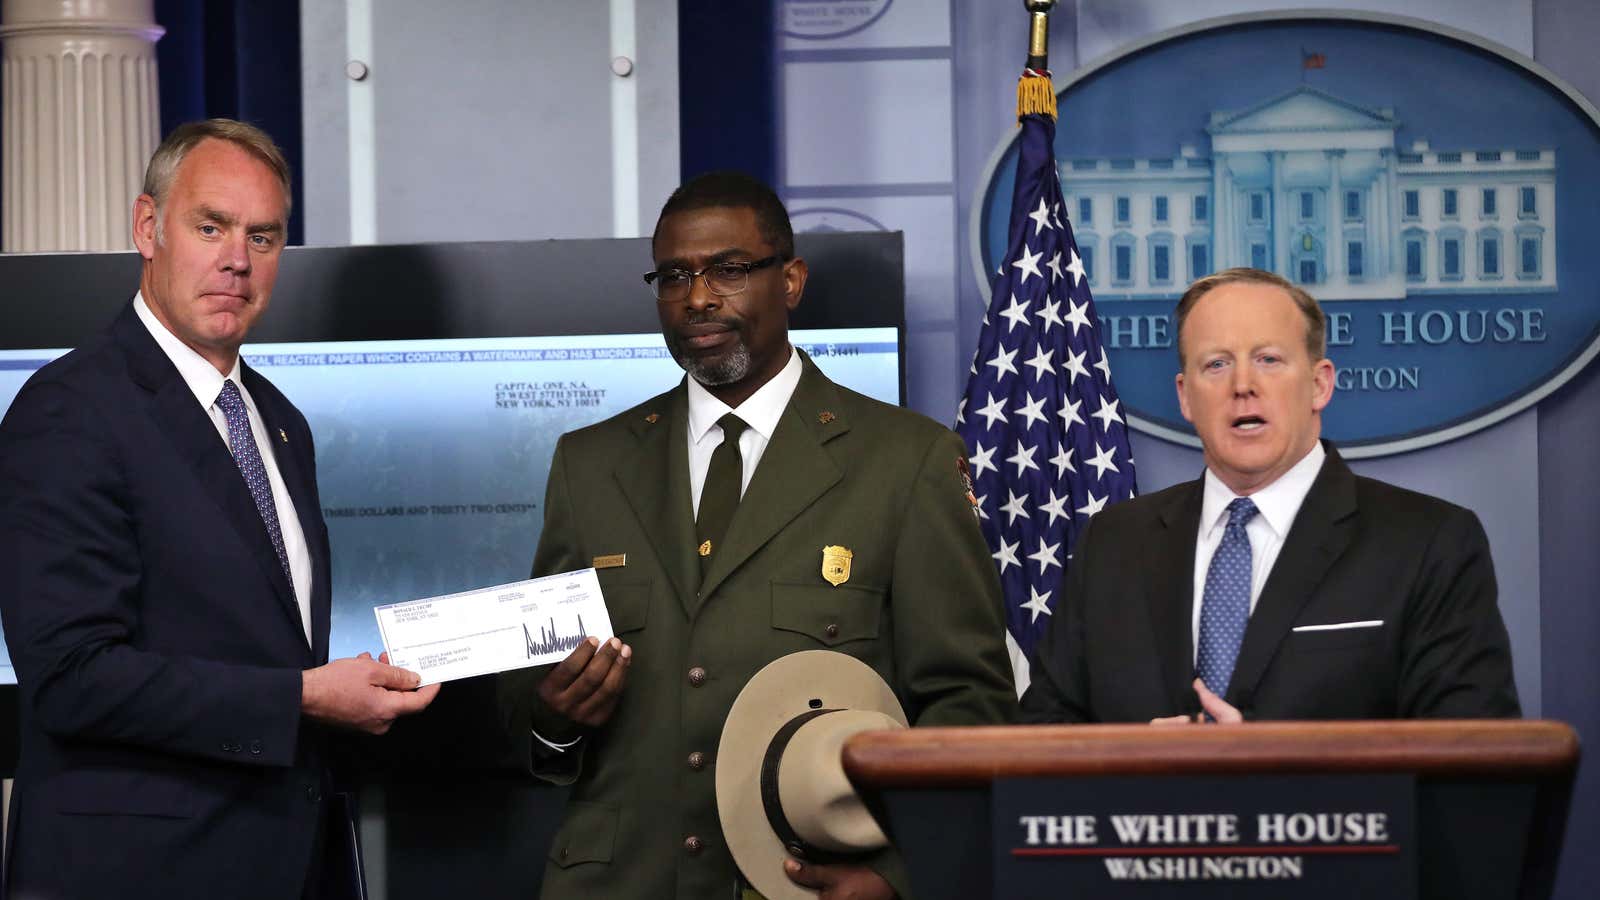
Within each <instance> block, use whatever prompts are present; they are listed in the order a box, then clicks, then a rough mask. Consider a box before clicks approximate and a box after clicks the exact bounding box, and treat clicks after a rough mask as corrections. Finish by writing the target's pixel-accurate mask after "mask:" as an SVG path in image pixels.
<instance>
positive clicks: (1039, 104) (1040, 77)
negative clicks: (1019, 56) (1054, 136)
mask: <svg viewBox="0 0 1600 900" xmlns="http://www.w3.org/2000/svg"><path fill="white" fill-rule="evenodd" d="M1022 5H1023V7H1024V8H1026V9H1027V10H1028V15H1029V18H1030V20H1031V21H1030V22H1029V32H1028V66H1027V68H1026V69H1025V70H1023V73H1022V77H1021V78H1020V79H1018V80H1017V118H1018V119H1021V118H1022V117H1023V116H1036V115H1044V116H1049V117H1050V118H1052V119H1054V118H1055V117H1056V91H1055V87H1054V86H1052V85H1051V84H1050V10H1051V9H1052V8H1054V7H1055V5H1056V0H1023V4H1022Z"/></svg>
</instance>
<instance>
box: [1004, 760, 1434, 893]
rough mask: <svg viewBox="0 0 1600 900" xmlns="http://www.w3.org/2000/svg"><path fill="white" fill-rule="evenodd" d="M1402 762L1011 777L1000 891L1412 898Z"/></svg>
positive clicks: (1411, 838) (1410, 784)
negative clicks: (1245, 771) (1268, 770)
mask: <svg viewBox="0 0 1600 900" xmlns="http://www.w3.org/2000/svg"><path fill="white" fill-rule="evenodd" d="M1415 788H1416V779H1415V778H1414V777H1412V776H1410V775H1378V774H1374V775H1298V776H1282V775H1276V776H1263V775H1232V776H1226V775H1219V776H1187V777H1185V776H1151V777H1106V778H1094V779H1087V778H1085V779H1063V778H1011V779H1000V780H997V781H996V782H995V783H994V792H993V794H992V805H993V822H992V828H991V834H992V835H993V842H994V850H993V852H994V894H993V895H994V896H995V897H1004V898H1007V900H1043V898H1074V897H1085V898H1094V900H1101V898H1107V900H1115V898H1119V897H1137V898H1141V900H1148V898H1154V897H1182V898H1212V897H1214V898H1250V897H1262V898H1267V897H1273V898H1277V897H1284V896H1294V897H1296V898H1301V900H1311V898H1347V897H1363V896H1366V897H1379V896H1381V897H1386V898H1392V900H1415V898H1416V896H1417V862H1416V861H1417V852H1416V831H1415V818H1416V815H1415V809H1416V800H1415Z"/></svg>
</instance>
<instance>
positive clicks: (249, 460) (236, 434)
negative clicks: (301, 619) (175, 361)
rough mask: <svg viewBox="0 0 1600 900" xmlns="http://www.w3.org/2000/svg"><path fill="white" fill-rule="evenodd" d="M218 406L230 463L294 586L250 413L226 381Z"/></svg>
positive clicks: (232, 386)
mask: <svg viewBox="0 0 1600 900" xmlns="http://www.w3.org/2000/svg"><path fill="white" fill-rule="evenodd" d="M217 406H219V407H221V408H222V415H223V416H224V417H225V418H226V419H227V420H228V446H229V447H230V448H232V450H233V461H234V462H236V463H238V464H239V474H241V475H243V476H244V483H245V484H246V485H248V486H249V488H250V496H251V498H252V499H254V500H255V501H256V511H257V512H259V513H261V521H262V522H264V523H265V524H266V526H267V536H268V537H270V538H271V539H272V549H273V550H276V551H277V552H278V563H279V565H282V566H283V575H284V577H285V578H287V579H289V583H290V584H291V585H292V584H294V575H293V574H291V573H290V572H289V554H288V552H286V551H285V550H284V549H283V529H282V528H281V527H280V526H279V525H278V506H277V504H276V503H274V502H273V500H272V483H271V482H269V481H268V480H267V467H266V466H265V465H264V464H263V463H262V462H261V450H260V449H259V448H257V447H256V438H255V435H254V434H253V433H251V431H250V413H249V411H248V410H246V409H245V406H244V398H243V397H241V396H239V386H238V385H236V384H234V383H233V379H231V378H230V379H228V380H227V381H224V382H223V383H222V393H220V394H218V395H217Z"/></svg>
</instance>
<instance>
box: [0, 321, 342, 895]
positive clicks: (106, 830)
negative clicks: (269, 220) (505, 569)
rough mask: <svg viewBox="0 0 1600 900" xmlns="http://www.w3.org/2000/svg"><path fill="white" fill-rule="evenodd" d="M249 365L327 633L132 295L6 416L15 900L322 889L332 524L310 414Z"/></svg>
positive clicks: (4, 503) (3, 576)
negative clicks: (305, 700)
mask: <svg viewBox="0 0 1600 900" xmlns="http://www.w3.org/2000/svg"><path fill="white" fill-rule="evenodd" d="M241 377H242V380H243V381H244V384H245V387H246V388H247V389H248V390H249V392H250V394H251V396H252V397H253V398H254V400H255V403H256V406H257V408H258V410H259V411H260V413H261V416H262V418H263V419H264V421H265V424H266V426H267V432H268V433H269V434H271V435H273V436H274V438H278V437H279V436H280V429H281V439H280V440H274V441H273V446H272V447H271V450H272V452H273V453H274V455H275V456H276V459H277V464H278V468H279V470H280V472H281V473H282V475H283V479H284V481H285V483H286V484H287V485H288V488H289V492H290V494H291V496H292V498H293V500H294V505H295V509H296V511H297V512H298V514H299V517H300V524H301V527H302V529H303V530H304V532H305V536H306V541H307V543H308V544H309V545H310V549H311V559H312V563H313V566H314V571H315V576H314V583H315V590H314V596H313V597H312V598H311V610H312V621H313V628H312V631H313V634H314V635H315V641H314V644H315V645H314V646H307V645H306V638H305V633H304V631H303V629H302V626H301V620H300V614H299V610H298V607H297V606H296V603H295V598H294V594H293V590H292V589H291V587H290V585H289V581H288V579H287V578H285V576H284V574H283V570H282V569H281V568H280V566H279V562H278V558H277V556H276V554H275V553H274V551H273V549H272V544H271V543H270V541H269V539H268V537H267V531H266V527H265V525H264V524H263V523H262V520H261V516H260V514H259V513H258V512H257V511H256V507H255V504H254V502H253V501H252V499H251V497H250V492H249V489H248V488H247V487H246V485H245V481H244V479H243V477H241V475H240V473H239V469H238V466H237V465H236V464H235V463H234V460H233V457H232V455H231V454H230V453H229V452H228V448H227V445H226V443H225V442H224V441H223V439H222V437H221V436H220V435H219V434H218V433H217V429H216V427H215V426H214V425H213V424H212V421H211V419H210V418H209V417H208V416H207V415H206V412H205V410H204V409H202V408H201V407H200V404H198V403H197V402H195V397H194V394H193V393H192V392H191V391H190V390H189V388H188V386H187V385H186V384H185V383H184V381H183V379H182V378H181V377H180V376H179V374H178V371H177V369H176V368H175V367H174V366H173V365H172V363H171V361H170V360H169V359H167V357H166V356H165V354H163V353H162V351H161V349H160V347H159V346H158V345H157V344H156V343H155V340H154V339H153V338H152V337H151V336H150V333H149V332H148V331H147V330H146V329H145V327H144V325H143V324H142V323H141V322H140V321H139V319H138V317H137V316H136V314H135V313H134V311H133V308H132V306H131V305H130V306H128V307H127V308H125V309H124V310H123V312H122V314H121V315H120V316H119V317H118V318H117V320H116V321H115V323H114V324H113V325H112V327H111V328H110V330H109V331H108V332H107V333H106V334H104V335H102V336H101V337H100V338H98V339H96V340H95V341H94V342H93V343H91V344H89V345H87V346H85V347H82V348H80V349H78V350H76V351H74V352H72V353H70V354H68V355H67V356H65V357H63V358H62V359H60V360H58V361H56V362H54V363H51V364H50V365H47V366H45V367H44V368H43V369H41V370H40V371H39V372H38V373H37V374H35V375H34V376H33V377H32V378H31V379H29V381H28V383H27V385H26V386H25V387H24V388H23V389H22V392H21V393H20V394H19V395H18V396H17V399H16V401H15V402H14V403H13V404H12V406H11V409H10V411H9V412H8V413H7V414H6V417H5V421H4V423H3V424H0V615H3V617H4V624H5V633H6V635H5V636H6V641H7V644H8V645H9V647H10V650H11V656H12V660H13V662H14V664H15V666H16V670H17V680H18V683H19V686H20V692H21V722H20V728H21V743H22V753H21V762H20V766H19V771H18V773H17V780H16V786H15V793H14V795H13V798H12V804H11V817H10V825H11V829H10V832H9V833H8V839H9V840H8V843H9V846H8V850H9V855H8V859H7V862H8V874H9V876H10V878H9V881H10V884H9V892H10V896H13V897H27V898H36V897H37V898H86V897H130V896H139V897H170V898H179V897H227V898H230V900H239V898H251V897H259V898H262V900H269V898H270V900H285V898H289V900H293V898H297V897H299V896H300V895H301V890H302V887H303V884H304V882H305V880H306V875H307V871H308V867H309V866H310V864H311V860H312V850H313V843H314V841H315V840H316V838H317V834H318V829H317V823H318V821H319V818H320V816H321V811H322V807H323V805H324V804H325V803H327V802H328V801H327V799H325V797H324V794H325V793H326V792H327V790H328V786H327V784H326V781H325V779H326V771H327V770H326V765H325V762H326V761H325V755H324V752H325V747H324V740H323V735H322V733H321V730H320V729H318V728H317V727H315V726H313V725H311V724H310V723H307V722H305V721H303V720H302V719H301V716H300V691H301V684H300V682H301V676H300V672H301V670H302V669H305V668H309V667H312V666H314V665H317V664H319V663H321V662H324V661H325V660H326V659H327V654H328V643H327V638H328V604H329V567H328V534H327V530H326V528H325V527H324V526H323V521H322V514H321V502H320V500H319V499H318V497H317V488H316V471H315V463H314V459H313V451H312V444H311V432H310V430H309V429H308V428H307V426H306V421H305V419H304V418H303V417H302V416H301V415H300V413H299V412H298V411H297V410H296V409H295V408H294V407H293V406H291V405H290V404H289V401H288V400H286V399H285V398H284V396H283V395H282V394H280V393H278V391H277V390H276V389H275V388H274V387H273V386H272V385H271V384H269V383H268V382H267V381H266V380H265V379H263V378H262V377H261V376H260V375H258V374H256V373H255V372H254V371H252V370H251V369H250V368H249V367H244V368H243V373H242V376H241ZM262 450H263V453H265V452H266V450H267V448H262Z"/></svg>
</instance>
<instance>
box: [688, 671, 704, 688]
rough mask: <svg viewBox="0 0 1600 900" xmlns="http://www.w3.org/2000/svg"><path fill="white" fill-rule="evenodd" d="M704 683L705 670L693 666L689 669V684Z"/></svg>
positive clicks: (692, 685)
mask: <svg viewBox="0 0 1600 900" xmlns="http://www.w3.org/2000/svg"><path fill="white" fill-rule="evenodd" d="M705 683H706V670H705V669H702V668H700V667H699V666H695V667H694V668H692V669H690V670H689V686H690V687H699V686H700V685H702V684H705Z"/></svg>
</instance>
